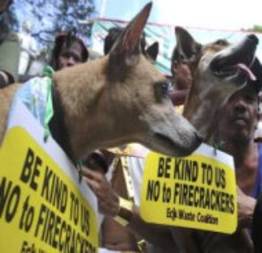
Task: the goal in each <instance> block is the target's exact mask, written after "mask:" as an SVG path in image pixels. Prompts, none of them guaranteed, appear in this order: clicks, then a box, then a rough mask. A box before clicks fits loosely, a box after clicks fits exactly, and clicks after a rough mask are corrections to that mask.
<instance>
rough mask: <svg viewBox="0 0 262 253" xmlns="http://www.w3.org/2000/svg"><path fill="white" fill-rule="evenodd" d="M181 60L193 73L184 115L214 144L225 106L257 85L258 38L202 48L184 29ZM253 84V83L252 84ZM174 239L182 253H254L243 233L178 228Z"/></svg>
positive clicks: (179, 43) (178, 32)
mask: <svg viewBox="0 0 262 253" xmlns="http://www.w3.org/2000/svg"><path fill="white" fill-rule="evenodd" d="M175 32H176V38H177V47H176V49H175V50H176V53H178V54H179V57H178V58H179V61H182V62H184V63H187V64H188V66H189V67H190V70H191V73H192V79H193V83H192V87H191V90H190V93H189V95H188V97H187V101H186V104H185V109H184V116H185V117H186V118H187V119H188V120H189V121H190V122H191V123H192V124H193V125H194V126H195V127H196V129H197V130H198V131H199V132H200V133H201V135H202V136H203V137H204V139H205V141H207V142H209V143H212V144H214V142H215V143H216V140H214V139H213V138H214V133H215V131H216V130H215V129H216V124H217V122H218V120H219V119H218V118H217V113H218V111H219V110H220V108H221V106H222V105H223V104H224V103H225V102H226V101H227V99H228V98H229V97H230V96H232V95H233V94H234V93H235V92H237V91H238V90H239V89H241V88H243V87H244V86H245V85H257V84H256V82H259V80H257V81H256V77H255V75H256V76H260V78H259V79H260V81H261V67H260V69H257V68H258V66H260V65H258V62H257V60H255V51H256V46H257V44H258V39H257V37H255V36H254V35H249V36H246V37H245V38H244V40H242V41H241V42H240V43H236V44H233V45H230V44H229V43H228V42H227V41H225V40H218V41H216V42H214V43H210V44H207V45H201V44H199V43H198V42H196V41H195V40H194V39H193V37H192V36H191V35H190V34H189V33H188V32H187V31H186V30H184V29H183V28H180V27H178V28H176V31H175ZM251 82H252V83H251ZM172 233H173V237H174V238H175V240H176V242H177V245H178V247H179V248H181V252H188V253H194V252H195V253H200V252H201V253H202V252H213V253H215V252H216V253H220V252H227V253H233V252H243V253H244V252H245V253H247V252H253V251H252V243H251V241H250V236H249V234H248V233H246V231H245V230H239V231H237V232H236V233H234V234H233V235H232V236H228V235H224V234H219V233H211V232H201V231H198V230H190V229H182V228H174V229H172Z"/></svg>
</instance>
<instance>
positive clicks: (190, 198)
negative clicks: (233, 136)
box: [140, 144, 237, 234]
mask: <svg viewBox="0 0 262 253" xmlns="http://www.w3.org/2000/svg"><path fill="white" fill-rule="evenodd" d="M233 168H234V165H233V158H232V157H231V156H229V155H227V154H225V153H223V152H221V151H218V150H216V151H215V150H214V148H213V147H210V146H207V145H205V144H202V145H201V146H200V148H199V149H198V150H197V151H196V152H194V153H193V154H192V155H190V156H188V157H183V158H176V157H167V156H164V155H161V154H157V153H153V152H152V153H150V154H149V155H148V156H147V160H146V165H145V172H144V180H143V186H142V195H141V209H140V213H141V216H142V218H143V219H144V220H145V221H147V222H150V223H157V224H162V225H169V226H181V227H188V228H196V229H201V230H209V231H214V232H222V233H228V234H230V233H233V232H234V231H235V230H236V227H237V203H236V182H235V172H234V169H233Z"/></svg>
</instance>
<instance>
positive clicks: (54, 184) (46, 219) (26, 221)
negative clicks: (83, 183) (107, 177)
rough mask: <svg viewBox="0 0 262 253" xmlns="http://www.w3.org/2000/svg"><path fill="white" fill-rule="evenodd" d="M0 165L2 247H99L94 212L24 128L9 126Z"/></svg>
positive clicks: (42, 252) (43, 251)
mask: <svg viewBox="0 0 262 253" xmlns="http://www.w3.org/2000/svg"><path fill="white" fill-rule="evenodd" d="M0 168H1V169H0V228H1V229H0V252H11V253H12V252H22V253H23V252H38V253H52V252H54V253H55V252H63V253H71V252H75V253H78V252H89V253H93V252H97V248H98V231H97V224H96V214H95V213H94V211H93V210H92V208H91V206H90V204H89V203H88V201H87V199H86V198H85V197H84V196H83V195H82V193H81V192H80V190H79V188H78V186H77V185H76V184H75V183H74V182H73V180H72V179H70V178H69V176H68V175H66V174H65V172H64V171H63V170H62V169H61V168H60V167H59V166H58V164H57V163H55V162H54V160H53V159H52V158H51V157H50V156H49V155H48V154H47V153H46V152H45V151H44V149H43V148H42V147H41V146H40V145H39V144H38V143H37V142H36V141H35V139H34V138H32V137H31V135H30V134H29V133H28V132H27V131H26V130H25V129H23V128H21V127H13V128H11V129H9V130H8V132H7V134H6V137H5V139H4V142H3V144H2V146H1V150H0Z"/></svg>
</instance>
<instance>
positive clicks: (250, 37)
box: [248, 34, 259, 45]
mask: <svg viewBox="0 0 262 253" xmlns="http://www.w3.org/2000/svg"><path fill="white" fill-rule="evenodd" d="M248 39H249V40H250V41H251V42H252V43H254V44H256V45H257V44H258V42H259V40H258V37H257V36H256V35H255V34H250V35H248Z"/></svg>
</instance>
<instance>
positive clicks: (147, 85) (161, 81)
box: [0, 3, 201, 160]
mask: <svg viewBox="0 0 262 253" xmlns="http://www.w3.org/2000/svg"><path fill="white" fill-rule="evenodd" d="M151 6H152V4H151V3H149V4H147V5H146V6H145V7H144V9H143V10H142V11H141V12H140V13H139V14H138V15H137V16H136V17H135V18H134V19H133V21H131V22H130V23H129V24H128V26H127V27H126V28H125V30H124V31H123V32H122V34H121V36H120V37H119V39H118V40H117V42H116V43H115V45H114V47H113V48H112V50H111V51H110V54H109V55H108V56H105V57H103V58H100V59H97V60H94V61H91V62H88V63H85V64H79V65H77V66H74V67H70V68H66V69H64V70H61V71H58V72H56V73H55V74H54V76H53V80H54V86H55V89H56V92H57V93H58V94H59V97H60V100H61V106H62V108H63V111H64V115H63V121H64V126H65V129H66V131H67V134H68V142H69V144H70V146H71V151H72V154H71V155H72V158H73V159H74V160H78V159H81V158H84V156H86V154H88V153H89V152H90V151H92V150H95V149H97V148H100V147H112V146H118V145H121V144H124V143H128V142H140V143H142V144H144V145H146V146H147V147H149V148H151V149H153V150H156V151H159V152H162V153H165V154H168V155H176V156H180V155H188V154H190V153H191V152H192V151H193V150H195V149H196V148H197V146H198V145H199V144H200V142H201V139H200V138H199V137H198V136H197V134H196V131H195V129H194V128H193V127H192V125H191V124H190V123H189V122H188V121H187V120H185V119H184V118H183V117H182V116H180V115H178V114H176V113H175V108H174V107H173V105H172V103H171V101H170V99H169V97H168V94H167V91H166V81H165V78H164V76H163V75H161V74H160V73H159V72H158V71H157V70H156V69H155V68H154V67H153V65H152V64H151V63H150V62H149V61H148V60H147V59H146V58H145V57H144V56H143V55H142V54H141V49H140V43H139V42H140V37H141V33H142V31H143V28H144V26H145V23H146V21H147V19H148V16H149V13H150V10H151ZM18 87H19V85H13V86H11V87H10V88H6V89H4V90H2V91H1V93H0V101H1V109H0V115H1V116H0V120H1V121H0V141H2V139H3V136H4V133H5V129H6V121H7V115H8V111H9V108H10V104H11V101H12V97H13V96H14V94H15V92H16V90H17V88H18Z"/></svg>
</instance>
